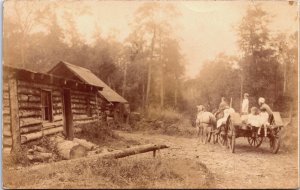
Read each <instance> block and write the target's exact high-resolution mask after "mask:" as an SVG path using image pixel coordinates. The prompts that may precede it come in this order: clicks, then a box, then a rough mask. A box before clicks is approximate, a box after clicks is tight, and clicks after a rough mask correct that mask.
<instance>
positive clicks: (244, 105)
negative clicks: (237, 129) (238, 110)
mask: <svg viewBox="0 0 300 190" xmlns="http://www.w3.org/2000/svg"><path fill="white" fill-rule="evenodd" d="M248 97H249V94H248V93H245V94H244V99H243V102H242V115H247V114H248V113H249V99H248Z"/></svg>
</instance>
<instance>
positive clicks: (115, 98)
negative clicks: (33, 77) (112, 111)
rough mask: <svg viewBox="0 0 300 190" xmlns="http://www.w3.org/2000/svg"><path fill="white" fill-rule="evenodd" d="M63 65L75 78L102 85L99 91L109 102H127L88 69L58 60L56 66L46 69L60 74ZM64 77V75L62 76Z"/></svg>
mask: <svg viewBox="0 0 300 190" xmlns="http://www.w3.org/2000/svg"><path fill="white" fill-rule="evenodd" d="M62 67H65V68H67V69H68V70H69V71H70V72H71V73H72V74H73V75H75V76H76V77H77V78H79V79H80V80H82V81H83V82H86V83H88V84H90V85H94V86H99V87H103V90H102V91H99V93H100V94H101V95H102V96H103V97H104V98H105V99H106V100H107V101H109V102H120V103H127V100H125V99H124V98H123V97H122V96H120V95H119V94H118V93H117V92H115V91H114V90H113V89H111V88H110V87H109V86H108V85H107V84H105V83H104V82H103V81H102V80H101V79H99V78H98V77H97V76H96V75H95V74H94V73H92V72H91V71H90V70H88V69H86V68H83V67H80V66H77V65H73V64H71V63H68V62H65V61H60V62H59V63H58V64H57V65H56V66H54V67H53V68H52V69H51V70H50V71H48V73H49V74H60V73H59V70H60V69H61V68H62ZM64 77H66V76H64Z"/></svg>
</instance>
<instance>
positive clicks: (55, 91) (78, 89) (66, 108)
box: [2, 63, 104, 153]
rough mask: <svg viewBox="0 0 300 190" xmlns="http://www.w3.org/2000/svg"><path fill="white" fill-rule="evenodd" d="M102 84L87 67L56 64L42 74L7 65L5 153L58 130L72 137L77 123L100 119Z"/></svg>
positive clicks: (5, 71)
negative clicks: (68, 66)
mask: <svg viewBox="0 0 300 190" xmlns="http://www.w3.org/2000/svg"><path fill="white" fill-rule="evenodd" d="M59 64H61V63H59ZM59 64H58V65H59ZM70 67H71V66H70ZM61 69H62V68H61ZM52 72H53V74H52ZM54 73H55V75H54ZM79 79H80V80H79ZM103 87H104V85H103V84H102V83H101V81H99V80H98V77H96V76H95V75H94V74H93V73H92V72H90V71H89V70H87V69H86V70H85V69H82V70H80V72H70V71H69V70H63V69H62V70H60V69H58V68H57V67H54V68H53V69H52V70H51V72H49V73H39V72H34V71H30V70H27V69H22V68H15V67H11V66H6V65H4V66H3V109H2V111H3V117H2V119H3V125H2V131H3V153H10V152H18V151H19V150H20V148H21V144H24V143H26V142H29V141H31V140H36V139H39V138H41V137H43V136H46V135H51V134H55V133H59V132H62V133H63V134H64V135H65V137H66V138H67V139H70V140H72V139H73V136H74V131H75V130H76V128H75V127H76V125H77V124H82V123H90V122H96V121H97V120H98V115H99V114H98V110H99V109H98V106H97V102H98V101H97V96H98V93H99V91H101V90H103Z"/></svg>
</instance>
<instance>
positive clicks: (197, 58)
mask: <svg viewBox="0 0 300 190" xmlns="http://www.w3.org/2000/svg"><path fill="white" fill-rule="evenodd" d="M49 1H50V0H49ZM52 1H55V0H52ZM157 2H158V1H157ZM159 2H160V3H171V4H174V5H175V6H176V7H177V8H178V10H179V12H180V13H181V15H180V16H179V17H177V18H176V19H173V20H171V22H176V23H177V24H176V26H177V27H176V28H174V31H173V33H174V34H175V35H176V36H177V37H178V39H179V40H180V46H181V50H182V53H183V54H184V55H185V59H186V62H187V63H186V76H187V77H188V78H193V77H195V76H196V75H197V74H198V73H199V70H200V68H201V65H202V64H203V63H204V62H205V61H206V60H210V59H213V58H214V57H215V56H216V55H218V54H219V53H221V52H224V53H226V54H229V55H238V54H239V51H238V47H237V35H236V31H235V29H234V28H235V27H236V26H237V25H238V24H239V22H240V21H241V19H242V17H243V16H244V15H245V14H246V10H247V8H248V7H249V6H254V5H255V4H261V6H262V7H263V8H264V10H266V11H267V12H269V13H270V14H271V18H272V20H271V25H270V29H271V34H273V35H276V34H278V33H280V32H294V31H296V30H298V19H297V14H298V6H297V5H296V4H294V6H291V5H289V3H288V2H287V1H285V0H283V1H208V0H206V1H204V0H203V1H179V0H177V1H159ZM143 3H146V1H116V0H115V1H101V0H99V1H96V0H84V1H79V0H65V1H64V3H61V9H62V10H63V11H70V12H73V13H76V12H78V10H79V8H82V7H85V6H86V7H87V8H88V14H85V15H82V16H77V17H76V22H77V28H78V30H79V32H80V34H81V35H82V37H83V38H84V39H85V40H86V41H87V43H92V37H93V34H94V33H95V26H97V27H98V30H100V31H97V32H100V33H101V35H102V36H104V37H107V35H108V34H110V33H111V32H112V31H114V33H115V36H116V38H117V39H118V40H119V41H121V42H122V41H123V40H124V39H125V38H126V37H127V36H128V34H129V33H130V31H131V29H130V26H129V23H130V22H131V21H132V19H133V16H134V12H135V11H136V9H137V8H138V7H139V6H141V5H142V4H143Z"/></svg>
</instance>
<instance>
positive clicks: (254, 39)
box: [238, 6, 282, 103]
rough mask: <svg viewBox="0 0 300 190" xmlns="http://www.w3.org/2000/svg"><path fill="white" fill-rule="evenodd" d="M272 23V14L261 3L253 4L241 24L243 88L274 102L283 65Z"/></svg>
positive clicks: (255, 95) (256, 97)
mask: <svg viewBox="0 0 300 190" xmlns="http://www.w3.org/2000/svg"><path fill="white" fill-rule="evenodd" d="M269 22H270V19H269V15H268V14H267V12H265V11H264V10H263V9H262V8H261V7H260V6H255V7H254V8H252V7H249V8H248V10H247V13H246V15H245V16H244V17H243V19H242V21H241V23H240V24H239V27H238V36H239V41H238V44H239V47H240V50H241V52H242V53H243V58H242V60H241V61H240V66H241V69H242V75H243V84H242V85H243V90H244V91H245V92H248V93H250V94H251V96H252V97H254V98H255V100H257V99H258V97H260V96H263V97H266V98H267V99H268V100H269V102H270V103H273V102H274V101H275V100H276V97H277V96H278V95H279V93H278V92H279V91H278V89H279V86H281V85H282V84H281V82H279V83H277V82H274V81H281V80H280V64H279V63H278V60H277V57H276V48H274V47H273V46H272V43H271V42H272V40H271V38H270V35H269V28H268V25H269ZM274 95H275V96H274Z"/></svg>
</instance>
